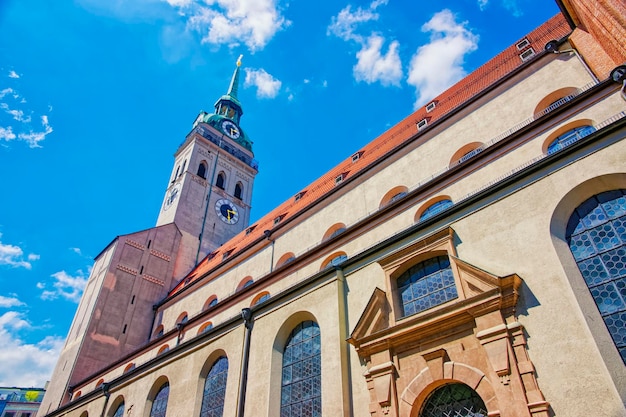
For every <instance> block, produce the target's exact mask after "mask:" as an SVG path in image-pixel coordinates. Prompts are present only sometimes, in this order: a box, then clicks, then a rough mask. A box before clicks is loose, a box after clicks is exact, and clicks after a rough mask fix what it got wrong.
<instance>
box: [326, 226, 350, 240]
mask: <svg viewBox="0 0 626 417" xmlns="http://www.w3.org/2000/svg"><path fill="white" fill-rule="evenodd" d="M345 231H346V225H345V224H343V223H335V224H333V225H332V226H330V227H329V228H328V230H327V231H326V233H324V236H323V237H322V241H324V240H328V239H331V238H333V237H335V236H338V235H340V234H342V233H343V232H345Z"/></svg>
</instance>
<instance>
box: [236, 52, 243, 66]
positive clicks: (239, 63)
mask: <svg viewBox="0 0 626 417" xmlns="http://www.w3.org/2000/svg"><path fill="white" fill-rule="evenodd" d="M241 58H243V54H241V55H239V58H237V66H238V67H240V66H241Z"/></svg>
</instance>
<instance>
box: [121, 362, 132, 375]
mask: <svg viewBox="0 0 626 417" xmlns="http://www.w3.org/2000/svg"><path fill="white" fill-rule="evenodd" d="M133 369H135V363H134V362H131V363H129V364H128V365H126V368H124V372H123V373H126V372H130V371H132V370H133Z"/></svg>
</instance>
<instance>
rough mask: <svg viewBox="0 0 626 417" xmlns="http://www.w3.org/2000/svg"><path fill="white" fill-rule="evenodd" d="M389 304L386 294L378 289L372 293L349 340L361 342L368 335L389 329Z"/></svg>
mask: <svg viewBox="0 0 626 417" xmlns="http://www.w3.org/2000/svg"><path fill="white" fill-rule="evenodd" d="M389 313H390V308H389V303H388V302H387V294H386V293H385V291H383V290H381V289H380V288H376V289H375V290H374V292H373V293H372V296H371V297H370V299H369V301H368V302H367V305H366V307H365V310H364V311H363V314H361V317H360V318H359V321H358V322H357V324H356V326H355V327H354V330H353V331H352V334H351V335H350V340H361V339H363V338H365V337H367V336H369V335H372V334H374V333H377V332H379V331H381V330H384V329H387V328H389V324H390V321H389Z"/></svg>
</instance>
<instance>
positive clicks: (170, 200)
mask: <svg viewBox="0 0 626 417" xmlns="http://www.w3.org/2000/svg"><path fill="white" fill-rule="evenodd" d="M179 193H180V184H176V185H175V186H174V187H173V188H172V189H171V190H170V192H169V193H167V196H166V197H165V204H164V205H163V208H164V209H165V210H167V209H168V208H170V207H172V204H174V201H176V198H178V194H179Z"/></svg>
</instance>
